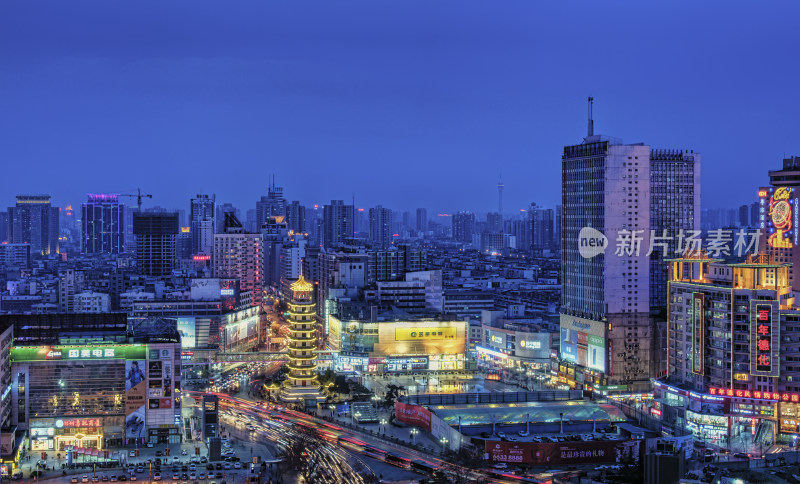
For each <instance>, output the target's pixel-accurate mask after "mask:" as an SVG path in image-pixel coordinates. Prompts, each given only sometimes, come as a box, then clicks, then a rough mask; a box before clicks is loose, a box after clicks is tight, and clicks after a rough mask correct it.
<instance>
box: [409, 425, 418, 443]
mask: <svg viewBox="0 0 800 484" xmlns="http://www.w3.org/2000/svg"><path fill="white" fill-rule="evenodd" d="M408 433H410V434H411V444H412V445H413V444H414V437H415V436H416V435H417V434H418V433H419V429H417V428H416V427H413V428H412V429H411V430H409V432H408Z"/></svg>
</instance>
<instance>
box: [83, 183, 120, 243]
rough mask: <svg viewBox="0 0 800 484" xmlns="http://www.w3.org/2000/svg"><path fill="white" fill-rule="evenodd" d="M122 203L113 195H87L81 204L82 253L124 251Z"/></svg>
mask: <svg viewBox="0 0 800 484" xmlns="http://www.w3.org/2000/svg"><path fill="white" fill-rule="evenodd" d="M125 226H126V223H125V205H124V204H122V203H120V201H119V196H118V195H116V194H89V199H88V201H87V202H86V203H84V204H81V252H82V253H84V254H120V253H122V252H124V251H125Z"/></svg>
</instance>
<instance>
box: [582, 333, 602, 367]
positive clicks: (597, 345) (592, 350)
mask: <svg viewBox="0 0 800 484" xmlns="http://www.w3.org/2000/svg"><path fill="white" fill-rule="evenodd" d="M588 336H589V337H588V347H587V350H586V366H587V367H589V368H591V369H593V370H598V371H605V369H606V340H605V338H602V337H600V336H595V335H593V334H590V335H588Z"/></svg>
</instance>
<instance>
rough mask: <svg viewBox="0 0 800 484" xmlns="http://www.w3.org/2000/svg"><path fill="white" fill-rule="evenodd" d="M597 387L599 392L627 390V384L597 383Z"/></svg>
mask: <svg viewBox="0 0 800 484" xmlns="http://www.w3.org/2000/svg"><path fill="white" fill-rule="evenodd" d="M597 389H598V390H600V391H601V392H620V391H622V392H624V391H627V390H628V385H598V386H597Z"/></svg>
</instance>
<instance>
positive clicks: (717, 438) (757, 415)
mask: <svg viewBox="0 0 800 484" xmlns="http://www.w3.org/2000/svg"><path fill="white" fill-rule="evenodd" d="M669 276H670V280H669V282H668V294H669V307H668V321H669V322H668V348H667V351H668V376H667V377H666V378H664V379H662V380H660V381H658V382H656V386H655V398H656V401H657V403H656V406H655V407H653V408H652V409H651V413H652V414H653V415H655V416H657V417H660V418H661V419H662V423H664V424H665V426H666V427H683V428H687V429H689V430H691V431H692V432H693V433H694V434H695V436H696V437H698V438H702V439H704V440H708V441H711V442H713V443H716V444H718V445H722V446H725V447H729V448H730V447H733V448H737V447H740V448H742V449H744V448H747V447H748V446H749V445H752V444H764V445H766V444H768V443H771V442H776V441H780V440H784V441H786V442H790V441H791V440H792V439H793V436H795V435H798V434H800V348H799V347H798V344H797V342H798V341H800V308H798V307H797V306H796V305H795V300H794V295H793V293H792V290H791V286H790V283H789V265H788V264H786V263H782V262H777V261H776V260H775V258H774V257H773V256H771V255H768V254H761V255H757V256H749V257H748V258H747V260H746V261H745V262H744V263H724V262H722V261H720V260H716V259H709V258H707V257H705V256H699V257H696V258H683V259H674V260H671V261H669Z"/></svg>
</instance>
